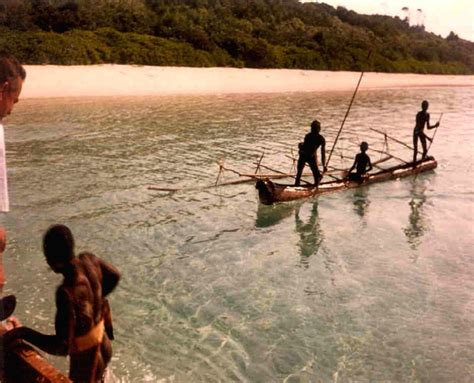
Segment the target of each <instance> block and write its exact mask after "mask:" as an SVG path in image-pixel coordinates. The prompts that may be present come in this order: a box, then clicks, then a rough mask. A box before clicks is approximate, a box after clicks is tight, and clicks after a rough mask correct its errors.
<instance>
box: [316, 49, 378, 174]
mask: <svg viewBox="0 0 474 383" xmlns="http://www.w3.org/2000/svg"><path fill="white" fill-rule="evenodd" d="M370 54H371V52H369V55H368V56H367V60H368V59H369V57H370ZM363 76H364V72H362V73H361V74H360V77H359V82H358V83H357V86H356V88H355V90H354V94H353V95H352V98H351V102H350V103H349V107H348V108H347V111H346V115H345V116H344V119H343V120H342V124H341V127H340V128H339V132H337V136H336V139H335V140H334V144H333V145H332V148H331V151H330V152H329V157H328V159H327V161H326V163H325V164H324V165H325V166H326V167H327V166H328V165H329V161H331V156H332V152H333V151H334V148H335V147H336V144H337V140H338V139H339V136H340V135H341V132H342V128H343V127H344V123H345V122H346V119H347V116H348V115H349V112H350V111H351V107H352V103H353V102H354V99H355V96H356V94H357V90H358V89H359V85H360V82H361V81H362V77H363Z"/></svg>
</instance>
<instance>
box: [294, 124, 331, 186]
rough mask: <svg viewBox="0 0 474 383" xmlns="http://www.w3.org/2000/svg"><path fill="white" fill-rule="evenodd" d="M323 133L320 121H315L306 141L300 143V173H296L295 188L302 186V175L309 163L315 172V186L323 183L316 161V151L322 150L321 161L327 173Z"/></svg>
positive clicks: (305, 138)
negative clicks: (321, 132) (320, 182)
mask: <svg viewBox="0 0 474 383" xmlns="http://www.w3.org/2000/svg"><path fill="white" fill-rule="evenodd" d="M320 131H321V124H320V123H319V121H317V120H314V121H313V122H312V123H311V132H310V133H308V134H307V135H306V136H305V137H304V141H303V142H300V143H299V145H298V147H299V158H298V171H297V173H296V179H295V186H300V180H301V175H302V174H303V169H304V166H305V164H306V163H307V164H308V165H309V167H310V168H311V171H312V172H313V177H314V184H315V185H318V184H319V181H321V178H322V175H321V173H320V172H319V169H318V164H317V160H316V151H317V150H318V148H321V161H322V163H323V171H327V168H326V166H325V164H326V153H325V152H326V140H325V139H324V137H323V136H322V135H321V134H319V132H320Z"/></svg>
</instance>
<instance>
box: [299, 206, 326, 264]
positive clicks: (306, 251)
mask: <svg viewBox="0 0 474 383" xmlns="http://www.w3.org/2000/svg"><path fill="white" fill-rule="evenodd" d="M295 229H296V232H297V233H298V234H299V236H300V239H299V241H298V248H299V249H298V250H299V253H300V262H301V265H302V266H303V267H305V268H307V267H308V266H309V258H310V257H311V256H312V255H313V254H316V253H317V252H318V250H319V247H320V246H321V243H322V242H323V238H324V235H323V231H322V230H321V224H320V220H319V217H318V201H314V202H313V203H312V206H311V213H310V216H309V218H308V219H307V221H306V222H304V221H303V220H302V219H301V217H300V206H298V208H297V209H296V210H295Z"/></svg>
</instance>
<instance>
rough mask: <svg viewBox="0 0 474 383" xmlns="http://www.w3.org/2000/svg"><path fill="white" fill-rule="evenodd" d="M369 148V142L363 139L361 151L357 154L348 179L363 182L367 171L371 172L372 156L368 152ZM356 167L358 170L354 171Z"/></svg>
mask: <svg viewBox="0 0 474 383" xmlns="http://www.w3.org/2000/svg"><path fill="white" fill-rule="evenodd" d="M368 149H369V144H368V143H367V142H365V141H363V142H362V143H361V144H360V153H358V154H357V155H356V156H355V159H354V163H353V164H352V166H351V168H350V169H349V174H348V175H347V180H349V181H355V182H359V183H362V182H363V181H364V178H365V176H366V175H367V172H370V171H371V170H372V164H371V162H370V157H369V156H368V155H367V153H366V152H367V150H368ZM354 169H356V172H355V173H352V171H353V170H354Z"/></svg>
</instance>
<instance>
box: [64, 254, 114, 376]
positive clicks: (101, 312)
mask: <svg viewBox="0 0 474 383" xmlns="http://www.w3.org/2000/svg"><path fill="white" fill-rule="evenodd" d="M73 264H74V266H75V272H74V274H73V275H72V276H71V278H66V279H65V280H64V282H63V284H62V285H61V286H59V287H58V291H57V307H58V312H57V316H56V332H57V334H60V333H63V334H65V335H66V334H71V332H72V334H73V335H74V336H73V339H70V341H69V344H70V353H69V355H70V370H69V376H70V378H71V379H72V380H73V381H74V382H97V381H100V380H101V379H102V377H103V375H104V372H105V367H106V366H107V364H108V363H109V361H110V359H111V356H112V347H111V343H110V339H109V335H111V334H108V333H109V332H110V331H107V328H108V327H109V326H111V321H110V320H109V319H110V318H109V316H108V315H107V312H108V303H107V301H106V300H105V299H104V298H103V295H102V280H103V276H102V271H101V265H100V260H99V259H98V258H97V257H95V256H94V255H93V254H91V253H82V254H80V255H79V256H78V257H77V258H76V259H74V261H73ZM60 307H65V308H68V311H69V312H68V313H66V312H63V311H62V310H59V308H60ZM65 315H67V316H68V317H69V320H67V319H66V318H65V317H64V316H65ZM66 326H67V327H69V326H71V327H73V328H72V329H70V328H65V327H66ZM68 336H70V335H68ZM111 336H113V335H111ZM91 367H92V368H91Z"/></svg>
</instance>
